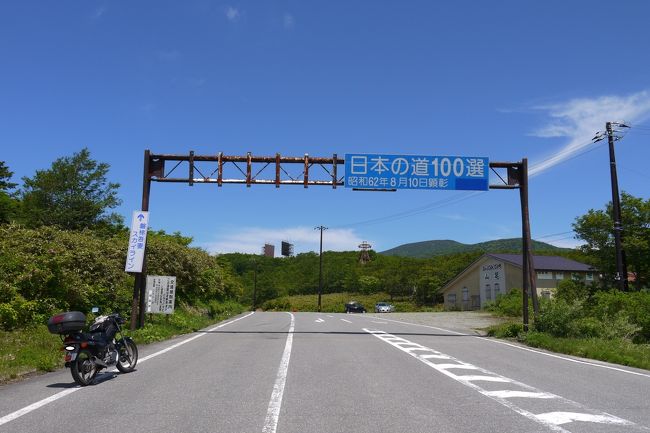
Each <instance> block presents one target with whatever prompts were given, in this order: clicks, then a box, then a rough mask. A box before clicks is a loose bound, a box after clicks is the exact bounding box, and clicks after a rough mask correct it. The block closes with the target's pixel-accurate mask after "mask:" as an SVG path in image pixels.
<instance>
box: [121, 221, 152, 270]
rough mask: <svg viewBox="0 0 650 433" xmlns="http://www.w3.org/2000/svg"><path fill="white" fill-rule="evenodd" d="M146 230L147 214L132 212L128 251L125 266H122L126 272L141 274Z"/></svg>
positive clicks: (147, 225)
mask: <svg viewBox="0 0 650 433" xmlns="http://www.w3.org/2000/svg"><path fill="white" fill-rule="evenodd" d="M148 228H149V212H146V211H138V210H136V211H133V218H132V219H131V234H130V236H129V250H128V251H127V253H126V265H125V266H124V270H125V271H126V272H135V273H138V272H142V262H143V261H144V247H145V245H146V243H147V229H148Z"/></svg>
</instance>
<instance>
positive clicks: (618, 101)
mask: <svg viewBox="0 0 650 433" xmlns="http://www.w3.org/2000/svg"><path fill="white" fill-rule="evenodd" d="M536 109H538V110H542V111H546V112H547V113H548V115H549V116H550V118H551V120H550V121H549V123H548V124H547V125H545V126H543V127H542V128H540V129H538V130H537V131H535V132H534V133H532V134H531V135H532V136H535V137H543V138H548V137H567V138H568V142H567V143H566V144H565V145H564V146H563V147H562V148H561V149H560V150H559V151H554V152H553V154H552V156H548V157H546V158H545V159H543V160H541V161H538V162H533V163H532V164H531V167H530V170H529V176H531V177H532V176H535V175H538V174H540V173H542V172H544V171H546V170H548V169H549V168H551V167H553V166H554V165H556V164H559V163H561V162H562V161H565V160H566V159H568V158H570V157H572V156H574V155H575V154H577V153H579V152H580V151H582V150H584V149H585V148H586V147H588V146H592V145H593V144H592V143H591V141H590V140H591V138H592V137H593V136H594V135H595V134H596V132H598V131H603V130H604V129H605V122H608V121H616V120H625V121H626V122H630V123H634V122H640V121H643V120H645V119H647V118H648V117H650V93H649V92H648V91H642V92H638V93H634V94H632V95H629V96H601V97H598V98H592V99H589V98H580V99H572V100H570V101H567V102H564V103H558V104H551V105H545V106H539V107H536Z"/></svg>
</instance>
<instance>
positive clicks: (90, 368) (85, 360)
mask: <svg viewBox="0 0 650 433" xmlns="http://www.w3.org/2000/svg"><path fill="white" fill-rule="evenodd" d="M70 372H71V373H72V378H73V379H74V381H75V382H77V383H78V384H79V385H81V386H86V385H90V384H91V383H92V381H93V380H94V379H95V376H97V365H96V364H95V362H94V361H93V360H92V355H91V353H90V352H89V351H87V350H80V351H79V353H78V354H77V359H75V360H74V361H72V363H71V364H70Z"/></svg>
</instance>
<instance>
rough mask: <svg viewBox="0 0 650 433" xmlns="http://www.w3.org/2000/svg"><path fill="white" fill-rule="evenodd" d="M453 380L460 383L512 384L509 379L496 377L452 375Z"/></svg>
mask: <svg viewBox="0 0 650 433" xmlns="http://www.w3.org/2000/svg"><path fill="white" fill-rule="evenodd" d="M452 376H453V378H454V379H456V380H458V381H460V382H475V381H483V382H505V383H509V382H512V381H511V380H510V379H508V378H505V377H496V376H481V375H472V376H470V375H467V376H459V375H456V374H454V375H452Z"/></svg>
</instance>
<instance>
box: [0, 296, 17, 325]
mask: <svg viewBox="0 0 650 433" xmlns="http://www.w3.org/2000/svg"><path fill="white" fill-rule="evenodd" d="M17 326H18V312H17V311H16V310H15V309H14V307H13V306H12V305H11V304H9V303H6V302H5V303H2V304H0V328H2V329H5V330H7V331H10V330H12V329H15V328H16V327H17Z"/></svg>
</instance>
